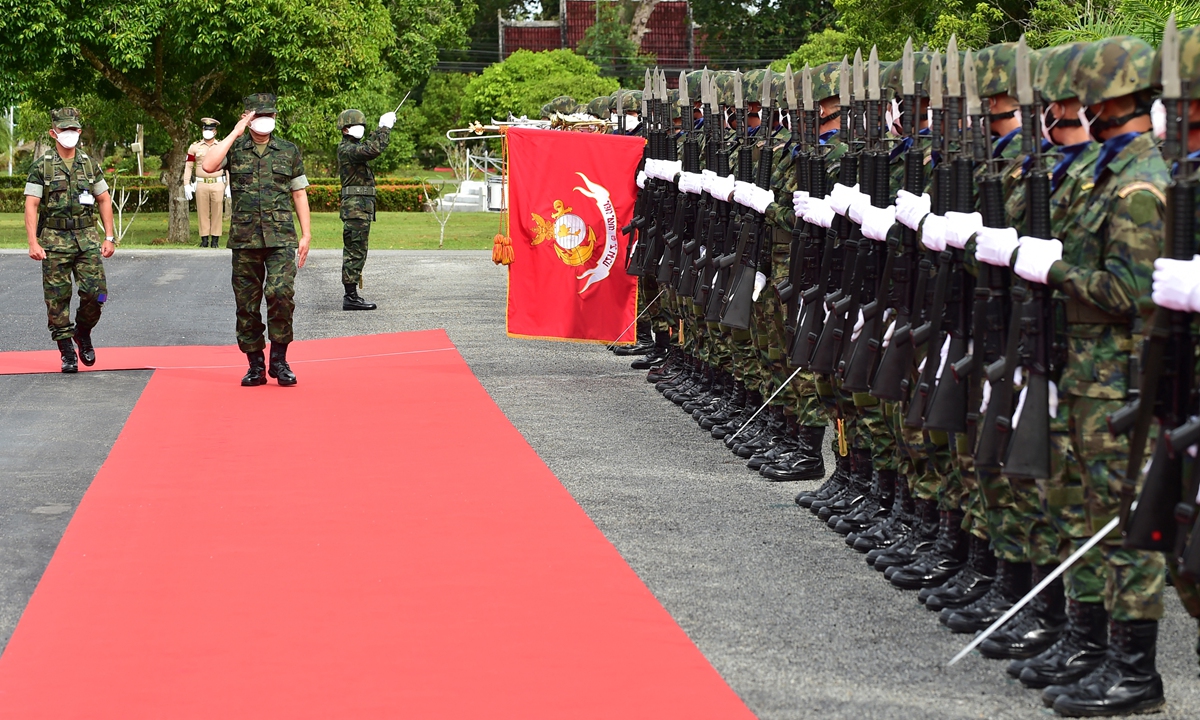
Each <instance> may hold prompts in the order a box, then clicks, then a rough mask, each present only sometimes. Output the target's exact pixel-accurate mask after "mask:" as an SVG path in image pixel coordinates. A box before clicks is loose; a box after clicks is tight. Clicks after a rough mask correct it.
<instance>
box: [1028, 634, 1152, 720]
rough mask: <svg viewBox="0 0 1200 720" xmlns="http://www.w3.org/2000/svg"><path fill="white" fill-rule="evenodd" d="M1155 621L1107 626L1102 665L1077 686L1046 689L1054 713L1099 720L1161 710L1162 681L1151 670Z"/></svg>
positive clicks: (1043, 696)
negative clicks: (1105, 650) (1107, 637)
mask: <svg viewBox="0 0 1200 720" xmlns="http://www.w3.org/2000/svg"><path fill="white" fill-rule="evenodd" d="M1157 644H1158V621H1157V620H1131V621H1128V622H1117V621H1113V623H1112V624H1111V625H1110V626H1109V639H1108V652H1107V654H1106V655H1105V656H1104V662H1103V663H1102V664H1101V665H1100V666H1099V667H1097V668H1096V669H1095V670H1093V671H1092V672H1090V673H1088V675H1087V676H1086V677H1084V678H1083V679H1082V680H1080V681H1079V682H1077V683H1075V684H1073V685H1070V686H1066V687H1061V689H1060V688H1059V687H1048V688H1046V689H1045V690H1043V691H1042V701H1043V702H1045V701H1046V700H1047V696H1051V697H1053V698H1054V699H1053V701H1052V703H1051V707H1053V708H1054V712H1056V713H1058V714H1059V715H1065V716H1067V717H1099V716H1110V715H1133V714H1140V713H1147V712H1153V711H1154V710H1157V709H1158V708H1160V707H1162V706H1163V704H1164V702H1165V699H1164V698H1163V684H1162V677H1161V676H1160V675H1159V674H1158V670H1157V669H1155V667H1154V658H1155V654H1156V651H1157Z"/></svg>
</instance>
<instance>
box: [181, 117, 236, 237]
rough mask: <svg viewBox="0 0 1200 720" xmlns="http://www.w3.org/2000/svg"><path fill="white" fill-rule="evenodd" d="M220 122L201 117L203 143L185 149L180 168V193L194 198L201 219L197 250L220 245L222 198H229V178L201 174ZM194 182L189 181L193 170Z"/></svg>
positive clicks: (223, 172)
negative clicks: (185, 156)
mask: <svg viewBox="0 0 1200 720" xmlns="http://www.w3.org/2000/svg"><path fill="white" fill-rule="evenodd" d="M220 125H221V123H220V122H218V121H217V120H214V119H213V118H210V117H206V118H200V132H201V135H202V136H203V138H204V139H203V140H200V141H198V142H194V143H192V145H191V147H189V148H188V154H187V162H186V163H184V165H183V194H184V195H186V196H187V199H188V200H191V199H192V198H193V197H195V198H196V217H197V218H199V220H200V247H209V246H210V243H211V246H212V247H220V246H221V225H222V222H223V220H224V210H225V198H227V197H230V193H229V178H228V174H227V173H226V172H225V171H224V170H221V171H218V172H217V173H207V172H204V167H203V165H204V156H205V155H206V154H207V153H208V151H209V150H211V149H212V148H213V146H215V145H216V144H217V127H219V126H220ZM193 168H194V169H195V171H196V179H195V180H192V170H193Z"/></svg>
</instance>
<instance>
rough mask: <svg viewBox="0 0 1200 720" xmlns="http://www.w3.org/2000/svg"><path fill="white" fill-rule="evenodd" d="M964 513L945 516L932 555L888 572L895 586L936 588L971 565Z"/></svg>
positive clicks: (953, 512) (948, 513)
mask: <svg viewBox="0 0 1200 720" xmlns="http://www.w3.org/2000/svg"><path fill="white" fill-rule="evenodd" d="M962 521H963V513H962V512H960V511H958V510H950V511H948V512H946V513H945V514H944V520H943V523H942V527H941V533H940V534H939V536H938V539H937V541H935V542H934V544H933V550H932V552H929V553H927V554H925V555H923V556H922V557H920V558H918V559H917V560H915V561H914V562H912V563H910V564H908V565H904V566H902V567H898V568H895V569H894V570H892V571H888V572H886V573H885V575H884V577H887V579H888V580H890V581H891V583H892V585H894V586H896V587H898V588H900V589H901V590H919V589H921V588H925V587H936V586H938V585H941V584H942V583H944V582H946V581H947V580H949V579H950V578H952V577H954V576H955V575H957V574H958V571H959V570H962V569H963V567H964V566H965V565H966V564H967V551H968V546H969V543H968V542H967V535H969V533H967V532H965V531H964V530H963V529H962Z"/></svg>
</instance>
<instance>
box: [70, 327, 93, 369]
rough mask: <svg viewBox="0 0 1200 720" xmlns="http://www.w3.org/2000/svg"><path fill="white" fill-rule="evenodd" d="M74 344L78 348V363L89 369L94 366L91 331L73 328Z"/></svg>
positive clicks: (85, 328)
mask: <svg viewBox="0 0 1200 720" xmlns="http://www.w3.org/2000/svg"><path fill="white" fill-rule="evenodd" d="M75 344H76V345H78V346H79V362H81V363H83V364H84V365H87V366H88V367H91V366H93V365H95V364H96V348H95V347H93V346H92V329H91V328H90V327H84V326H83V325H76V326H75Z"/></svg>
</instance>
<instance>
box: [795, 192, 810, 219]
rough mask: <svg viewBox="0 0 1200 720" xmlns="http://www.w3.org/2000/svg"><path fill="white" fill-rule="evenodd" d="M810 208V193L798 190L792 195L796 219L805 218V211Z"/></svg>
mask: <svg viewBox="0 0 1200 720" xmlns="http://www.w3.org/2000/svg"><path fill="white" fill-rule="evenodd" d="M807 206H808V191H807V190H797V191H795V192H793V193H792V209H793V210H795V211H796V217H798V218H803V217H804V209H805V207H807Z"/></svg>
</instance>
